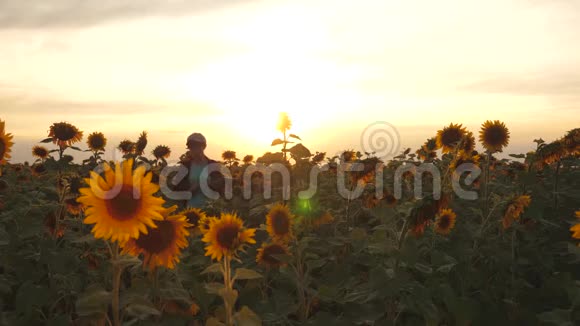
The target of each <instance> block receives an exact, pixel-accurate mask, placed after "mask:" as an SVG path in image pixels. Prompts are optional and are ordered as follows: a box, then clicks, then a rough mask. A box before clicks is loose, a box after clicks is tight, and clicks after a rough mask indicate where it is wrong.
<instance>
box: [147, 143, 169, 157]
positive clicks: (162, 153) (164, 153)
mask: <svg viewBox="0 0 580 326" xmlns="http://www.w3.org/2000/svg"><path fill="white" fill-rule="evenodd" d="M152 154H153V156H154V157H155V158H156V159H158V160H160V159H162V158H163V159H165V158H169V156H170V155H171V149H169V147H168V146H165V145H159V146H157V147H155V149H153V152H152Z"/></svg>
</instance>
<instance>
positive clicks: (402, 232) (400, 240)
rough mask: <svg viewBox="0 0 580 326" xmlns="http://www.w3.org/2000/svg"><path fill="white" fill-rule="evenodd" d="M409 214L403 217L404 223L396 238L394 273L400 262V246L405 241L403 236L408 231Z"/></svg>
mask: <svg viewBox="0 0 580 326" xmlns="http://www.w3.org/2000/svg"><path fill="white" fill-rule="evenodd" d="M410 219H411V216H409V217H407V218H406V219H405V224H403V229H402V230H401V234H399V239H398V240H397V251H398V255H397V260H396V261H395V273H397V272H398V270H399V263H400V262H401V248H402V247H403V241H405V237H406V236H407V232H408V231H409V220H410Z"/></svg>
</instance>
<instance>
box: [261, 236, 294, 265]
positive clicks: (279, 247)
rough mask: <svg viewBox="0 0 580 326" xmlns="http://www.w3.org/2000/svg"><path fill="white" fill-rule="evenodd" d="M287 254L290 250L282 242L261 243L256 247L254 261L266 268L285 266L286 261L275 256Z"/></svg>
mask: <svg viewBox="0 0 580 326" xmlns="http://www.w3.org/2000/svg"><path fill="white" fill-rule="evenodd" d="M283 255H284V256H288V255H290V251H289V250H288V247H287V246H286V245H285V244H283V243H276V242H272V243H263V244H262V247H261V248H260V249H258V253H257V255H256V262H257V263H258V264H260V265H262V266H264V267H267V268H278V267H281V266H286V263H284V262H283V261H281V260H280V259H278V258H277V257H276V256H283Z"/></svg>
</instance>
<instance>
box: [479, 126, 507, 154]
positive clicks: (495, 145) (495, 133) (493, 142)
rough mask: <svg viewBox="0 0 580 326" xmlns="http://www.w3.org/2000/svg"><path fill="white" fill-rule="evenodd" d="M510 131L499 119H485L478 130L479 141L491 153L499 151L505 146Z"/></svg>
mask: <svg viewBox="0 0 580 326" xmlns="http://www.w3.org/2000/svg"><path fill="white" fill-rule="evenodd" d="M509 139H510V132H509V130H508V128H507V127H506V126H505V124H504V123H503V122H501V121H499V120H495V121H491V120H487V121H486V122H485V123H484V124H483V125H482V126H481V130H480V131H479V141H480V142H481V144H482V145H483V147H485V149H486V150H488V151H489V152H491V153H495V152H501V151H502V149H503V147H505V146H507V144H508V142H509Z"/></svg>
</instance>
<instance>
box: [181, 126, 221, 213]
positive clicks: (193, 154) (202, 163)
mask: <svg viewBox="0 0 580 326" xmlns="http://www.w3.org/2000/svg"><path fill="white" fill-rule="evenodd" d="M186 146H187V149H188V151H187V152H186V153H185V154H183V155H182V156H181V159H180V163H181V164H182V165H183V166H185V167H186V168H187V169H188V173H187V176H186V177H185V178H184V179H183V180H182V182H181V183H180V185H179V186H178V188H180V189H183V190H187V191H189V192H191V198H190V199H189V200H188V201H187V203H186V206H187V207H196V208H202V207H204V206H205V205H206V204H207V200H208V198H207V196H206V195H205V194H204V193H203V191H202V188H201V186H200V184H201V182H207V184H208V186H209V188H210V189H212V190H214V191H217V192H218V193H220V194H223V191H224V187H225V180H224V177H223V175H222V174H221V173H220V172H218V171H213V172H211V173H208V169H206V167H208V165H210V164H219V162H218V161H215V160H212V159H210V158H209V157H207V155H205V152H204V151H205V149H206V147H207V141H206V139H205V137H204V136H203V135H202V134H200V133H197V132H195V133H193V134H191V135H189V137H187V143H186Z"/></svg>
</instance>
